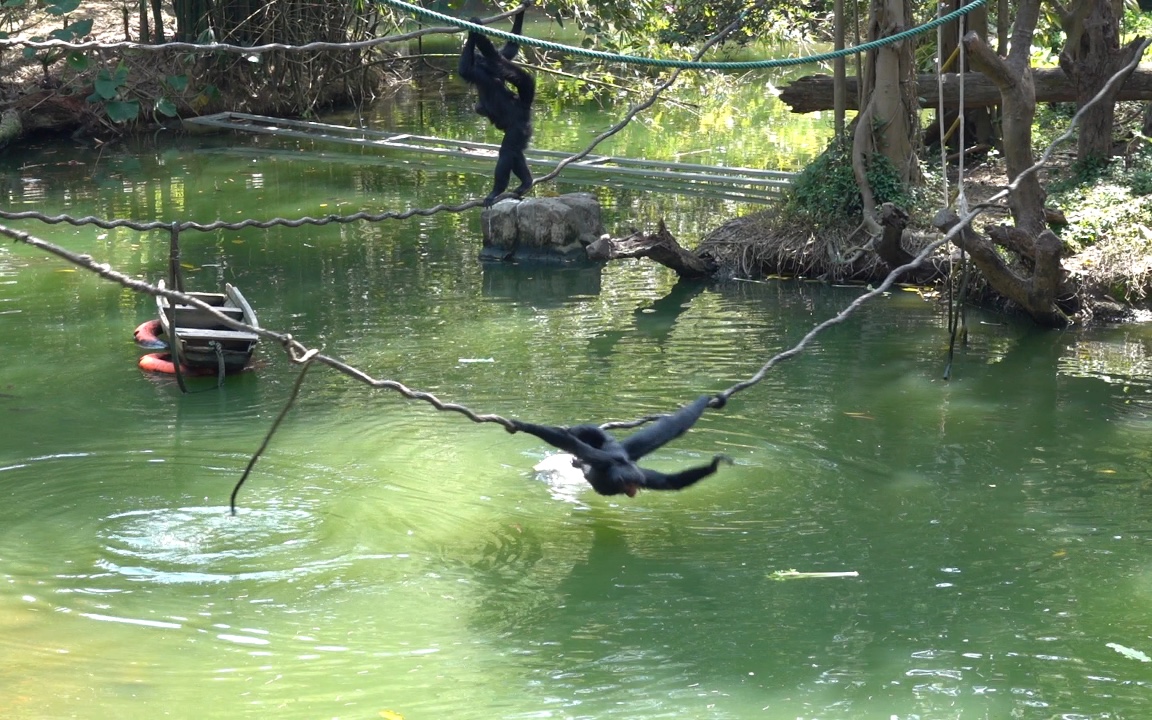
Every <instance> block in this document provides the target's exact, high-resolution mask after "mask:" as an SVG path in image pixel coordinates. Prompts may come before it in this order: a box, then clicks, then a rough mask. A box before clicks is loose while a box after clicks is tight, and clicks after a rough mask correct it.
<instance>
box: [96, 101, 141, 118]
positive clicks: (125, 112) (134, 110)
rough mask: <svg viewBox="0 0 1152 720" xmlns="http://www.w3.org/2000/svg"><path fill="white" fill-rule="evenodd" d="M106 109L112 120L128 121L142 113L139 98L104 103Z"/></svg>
mask: <svg viewBox="0 0 1152 720" xmlns="http://www.w3.org/2000/svg"><path fill="white" fill-rule="evenodd" d="M104 110H105V111H106V112H107V113H108V118H109V119H110V120H111V121H112V122H127V121H129V120H135V119H136V118H137V116H139V115H140V103H139V101H137V100H113V101H112V102H108V103H105V104H104Z"/></svg>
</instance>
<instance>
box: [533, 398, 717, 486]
mask: <svg viewBox="0 0 1152 720" xmlns="http://www.w3.org/2000/svg"><path fill="white" fill-rule="evenodd" d="M725 402H726V400H725V398H723V397H720V396H715V397H713V396H710V395H704V396H701V397H700V398H698V399H697V400H696V401H695V402H693V403H691V404H689V405H685V406H684V407H682V408H680V409H679V410H677V411H676V412H674V413H672V414H671V415H665V416H663V417H661V418H660V419H659V420H657V421H656V422H654V423H652V425H650V426H648V427H646V428H644V429H643V430H640V431H638V432H635V433H633V434H632V435H629V436H628V437H626V438H624V439H623V440H617V439H616V438H614V437H612V436H611V435H609V434H608V433H607V432H605V431H604V430H602V429H601V428H600V427H598V426H596V425H575V426H573V427H556V426H552V425H534V424H532V423H527V422H522V421H520V420H512V427H513V428H514V429H513V430H511V431H512V432H515V431H520V432H526V433H528V434H529V435H535V436H536V437H538V438H540V439H541V440H543V441H544V442H546V443H548V444H549V445H552V446H554V447H556V448H558V449H560V450H563V451H564V452H567V453H571V454H572V455H575V456H576V457H575V459H574V460H573V461H572V464H573V465H574V466H575V467H578V468H580V470H581V472H583V473H584V478H585V479H586V480H587V481H588V482H589V483H591V485H592V489H593V490H595V491H596V492H598V493H600V494H601V495H620V494H624V495H627V496H628V497H636V493H637V492H638V491H639V490H641V489H644V488H647V489H649V490H682V489H684V488H686V487H688V486H689V485H692V484H694V483H696V482H698V481H700V480H702V479H704V478H706V477H708V476H709V475H711V474H712V473H714V472H716V468H717V466H719V465H720V463H721V461H723V462H727V463H729V464H730V463H731V462H732V461H731V459H729V458H728V457H726V456H724V455H715V456H713V457H712V462H711V463H709V464H707V465H701V466H699V467H693V468H688V469H687V470H682V471H680V472H678V473H673V474H665V473H661V472H657V471H655V470H649V469H648V468H642V467H640V466H639V465H637V464H636V462H637V461H638V460H639V459H640V458H642V457H644V456H645V455H647V454H648V453H650V452H652V451H653V450H655V449H657V448H659V447H661V446H663V445H665V444H666V443H668V442H670V441H672V440H675V439H676V438H678V437H680V436H681V435H683V434H684V433H685V432H687V431H688V429H689V428H691V427H692V426H693V425H695V424H696V421H697V420H699V419H700V416H701V415H703V414H704V410H705V409H707V408H708V406H709V404H712V403H715V404H714V405H713V406H714V407H718V408H719V407H723V406H724V403H725Z"/></svg>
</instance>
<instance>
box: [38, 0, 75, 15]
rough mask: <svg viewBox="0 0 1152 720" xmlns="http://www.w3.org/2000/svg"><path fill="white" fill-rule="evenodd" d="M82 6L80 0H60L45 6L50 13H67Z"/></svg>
mask: <svg viewBox="0 0 1152 720" xmlns="http://www.w3.org/2000/svg"><path fill="white" fill-rule="evenodd" d="M78 7H80V0H58V2H55V3H52V4H51V5H49V6H48V7H46V8H44V10H45V11H47V13H48V14H49V15H67V14H68V13H70V12H72V11H73V10H75V9H76V8H78Z"/></svg>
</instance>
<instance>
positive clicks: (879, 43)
mask: <svg viewBox="0 0 1152 720" xmlns="http://www.w3.org/2000/svg"><path fill="white" fill-rule="evenodd" d="M378 1H379V2H380V3H381V4H384V5H390V6H392V7H394V8H396V9H398V10H403V11H405V12H408V13H411V14H413V15H419V16H422V17H426V18H428V19H430V20H435V21H437V22H442V23H446V24H447V25H450V26H453V27H457V28H460V29H463V30H469V31H475V32H479V33H484V34H485V35H490V36H492V37H495V38H499V39H501V40H515V41H516V42H518V43H520V44H521V45H531V46H532V47H536V48H540V49H541V50H554V51H556V52H560V53H563V54H565V55H576V56H578V57H586V58H592V59H594V60H603V61H606V62H615V63H623V64H627V65H647V66H651V67H662V68H678V69H682V70H688V69H692V70H722V71H728V72H735V71H743V70H765V69H770V68H782V67H795V66H797V65H809V64H814V63H822V62H828V61H829V60H835V59H836V58H840V57H847V56H848V55H855V54H859V53H865V52H869V51H871V50H876V49H877V48H882V47H884V46H885V45H889V44H892V43H896V42H900V41H902V40H907V39H908V38H910V37H915V36H916V35H920V34H921V33H926V32H928V31H929V30H934V29H935V28H937V27H938V26H940V25H945V24H947V23H950V22H952V21H953V20H956V19H957V18H959V17H961V16H963V15H966V14H968V13H970V12H972V11H973V10H975V9H976V8H977V7H980V6H982V5H984V4H985V3H986V2H987V0H975V2H973V3H971V4H969V5H965V6H964V7H962V8H959V9H958V10H954V11H953V12H951V13H949V14H947V15H945V16H943V17H939V18H936V19H934V20H931V21H929V22H927V23H925V24H923V25H919V26H917V27H914V28H910V29H908V30H904V31H903V32H899V33H896V34H895V35H890V36H888V37H885V38H880V39H879V40H872V41H870V42H866V43H864V44H862V45H856V46H853V47H850V48H844V49H842V50H835V51H832V52H826V53H820V54H818V55H807V56H804V57H794V58H778V59H775V60H747V61H730V62H724V61H707V62H702V61H699V60H672V59H667V58H646V57H640V56H637V55H622V54H619V53H610V52H604V51H602V50H590V49H588V48H581V47H573V46H571V45H562V44H560V43H554V42H551V41H548V40H537V39H535V38H530V37H525V36H522V35H513V34H512V33H509V32H505V31H503V30H497V29H495V28H489V27H486V26H484V25H477V24H475V23H471V22H469V21H467V20H461V19H459V18H454V17H452V16H451V15H444V14H442V13H438V12H436V11H434V10H428V9H426V8H422V7H419V6H417V5H412V4H410V3H406V2H403V0H378ZM507 14H508V13H505V14H504V15H505V16H506V15H507ZM434 31H436V32H439V31H440V30H439V29H438V28H437V29H435V30H434ZM429 32H433V30H432V29H429V30H424V31H418V32H416V33H408V34H406V35H398V36H392V37H388V38H376V39H373V40H363V41H359V42H348V43H333V42H315V43H306V44H304V45H287V44H284V43H268V44H266V45H252V46H245V45H232V44H229V43H189V42H170V43H163V44H159V45H146V44H143V43H134V42H114V43H105V42H68V41H64V40H39V41H35V40H14V39H2V40H0V48H3V47H25V48H33V49H36V50H50V49H67V50H134V51H137V50H140V51H146V52H148V51H151V52H157V51H169V52H170V51H184V52H233V53H241V54H247V55H259V54H261V53H267V52H273V51H280V52H314V51H317V50H344V49H363V48H368V47H373V46H375V45H382V44H385V43H394V42H399V41H402V40H408V39H411V38H414V37H419V36H420V35H424V34H428V33H429Z"/></svg>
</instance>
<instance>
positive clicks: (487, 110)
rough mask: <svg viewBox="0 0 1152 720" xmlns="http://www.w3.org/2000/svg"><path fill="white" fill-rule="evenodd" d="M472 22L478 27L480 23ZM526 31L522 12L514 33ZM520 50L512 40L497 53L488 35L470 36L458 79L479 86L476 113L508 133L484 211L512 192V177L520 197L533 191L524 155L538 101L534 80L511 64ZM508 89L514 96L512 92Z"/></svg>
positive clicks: (463, 53)
mask: <svg viewBox="0 0 1152 720" xmlns="http://www.w3.org/2000/svg"><path fill="white" fill-rule="evenodd" d="M471 21H472V22H473V23H476V24H480V19H479V18H472V19H471ZM523 27H524V11H523V10H521V11H520V12H518V13H516V20H515V21H514V22H513V24H512V33H513V34H514V35H521V34H523V33H522V30H523ZM519 49H520V45H519V43H517V42H515V41H514V40H509V41H508V42H507V43H505V44H504V47H503V48H501V49H500V50H499V51H497V50H496V46H495V45H493V44H492V41H491V40H489V39H488V37H487V36H486V35H482V34H480V33H478V32H474V31H470V32H469V33H468V39H467V40H466V41H465V42H464V50H463V51H462V52H461V53H460V67H459V73H460V77H462V78H464V80H465V82H467V83H468V84H469V85H475V86H476V95H477V101H476V107H475V109H476V112H477V113H478V114H480V115H483V116H484V117H486V118H488V120H489V121H491V123H492V124H493V125H495V126H496V127H497V128H498V129H500V130H503V131H504V140H503V141H502V142H501V143H500V154H499V156H498V157H497V158H496V173H495V180H494V182H493V184H492V192H490V193H488V197H486V198H484V206H485V207H487V206H489V205H491V204H492V203H494V202H496V198H497V197H499V196H500V194H501V193H503V192H504V191H505V190H507V189H508V182H509V181H510V180H511V179H512V174H513V173H515V174H516V177H518V178H520V186H519V187H517V188H516V189H515V190H513V192H514V193H515V194H516V196H517V197H519V196H521V195H523V194H524V193H526V192H528V191H529V190H530V189H531V188H532V172H531V171H530V170H529V169H528V160H527V159H526V158H525V157H524V151H525V150H527V149H528V141H529V140H530V139H531V138H532V101H533V100H534V99H535V98H536V80H535V79H534V78H533V77H532V76H531V75H530V74H528V72H527V71H525V70H524V69H523V68H521V67H520V66H518V65H516V64H515V63H513V62H512V59H513V58H515V57H516V53H517V52H518V51H519ZM477 51H479V55H477ZM509 84H511V85H512V87H513V88H515V89H516V92H513V91H512V90H510V89H509V88H508V85H509Z"/></svg>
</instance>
